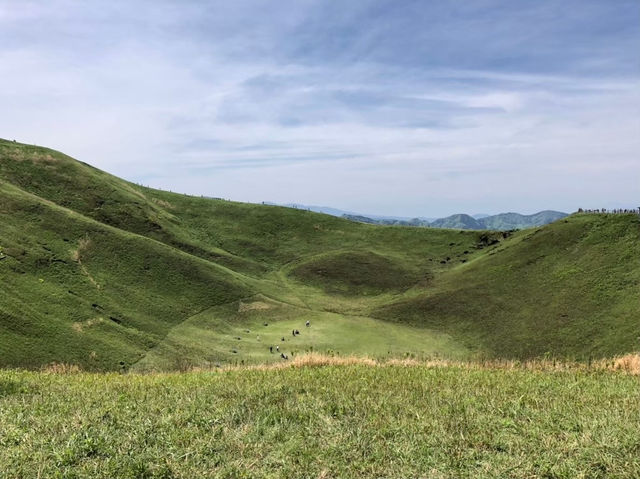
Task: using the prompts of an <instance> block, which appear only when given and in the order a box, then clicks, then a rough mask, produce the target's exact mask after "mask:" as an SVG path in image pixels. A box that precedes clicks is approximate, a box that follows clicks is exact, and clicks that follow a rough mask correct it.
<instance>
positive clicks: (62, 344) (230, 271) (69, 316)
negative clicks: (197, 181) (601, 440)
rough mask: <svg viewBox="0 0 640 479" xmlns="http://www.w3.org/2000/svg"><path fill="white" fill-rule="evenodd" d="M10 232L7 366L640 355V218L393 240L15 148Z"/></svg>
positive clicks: (4, 295) (6, 214)
mask: <svg viewBox="0 0 640 479" xmlns="http://www.w3.org/2000/svg"><path fill="white" fill-rule="evenodd" d="M0 222H1V223H0V224H1V225H2V227H1V228H0V248H1V250H0V280H1V282H2V285H3V288H2V289H1V290H0V332H1V334H0V366H24V367H39V366H41V365H43V364H48V363H50V362H53V361H58V362H69V363H73V364H79V365H81V366H82V367H83V368H87V369H95V370H104V369H107V370H108V369H120V368H121V367H123V366H124V367H125V368H129V367H133V368H134V369H135V368H137V369H154V368H160V369H172V368H176V367H177V368H181V367H184V366H185V365H187V366H189V365H190V366H207V365H212V364H215V363H218V362H230V361H232V362H243V361H244V362H262V361H275V360H278V356H277V355H271V354H270V353H269V351H268V347H269V346H270V345H273V346H275V344H271V343H273V341H274V339H277V338H278V337H281V336H280V335H281V334H282V335H283V336H287V334H288V333H289V334H290V330H291V329H296V328H297V329H300V330H301V333H302V334H301V335H300V336H298V337H296V338H295V340H294V338H293V337H292V338H291V339H292V340H291V341H285V343H286V344H285V345H283V346H285V348H286V349H285V350H286V352H287V353H299V352H303V351H308V350H311V349H313V350H315V351H317V350H320V351H324V352H326V351H333V352H336V353H357V354H367V353H368V354H371V355H375V356H390V355H391V356H394V355H395V356H406V355H407V354H414V355H417V356H428V355H436V354H437V355H439V356H447V355H449V356H451V357H463V356H465V355H466V356H473V355H492V356H493V355H497V356H501V355H504V356H509V357H530V356H536V355H541V354H544V353H546V352H551V353H553V354H556V355H562V356H573V357H589V356H610V355H612V354H618V353H626V352H629V351H633V350H637V349H639V347H638V344H637V339H636V338H637V337H638V336H639V335H640V332H639V331H638V325H640V313H639V312H638V311H639V308H638V307H637V304H638V301H639V288H638V275H639V274H640V273H639V272H640V265H639V264H638V258H639V257H640V255H639V254H638V251H639V244H640V241H639V240H638V218H637V217H635V216H632V215H629V216H600V215H582V216H580V215H578V216H572V217H570V218H568V219H567V220H566V221H560V222H556V223H554V224H552V225H549V226H545V227H542V228H540V229H539V230H536V231H524V232H519V233H516V234H515V235H512V236H511V235H510V234H509V233H492V232H487V231H458V230H453V229H422V228H402V227H383V226H377V225H367V224H361V223H354V222H351V221H347V220H345V219H341V218H336V217H332V216H328V215H322V214H316V213H312V212H309V211H303V210H296V209H291V208H283V207H276V206H267V205H251V204H243V203H235V202H229V201H223V200H214V199H207V198H199V197H193V196H187V195H181V194H176V193H170V192H164V191H159V190H153V189H149V188H143V187H140V186H138V185H135V184H132V183H129V182H127V181H124V180H122V179H119V178H116V177H114V176H112V175H109V174H107V173H105V172H102V171H99V170H97V169H95V168H92V167H90V166H88V165H86V164H84V163H81V162H78V161H76V160H73V159H72V158H69V157H67V156H65V155H63V154H61V153H58V152H55V151H52V150H49V149H46V148H39V147H33V146H29V145H22V144H18V143H14V142H8V141H2V140H0ZM260 302H262V303H264V304H267V305H269V308H256V309H248V310H247V309H243V308H245V306H246V305H247V304H254V303H260ZM274 305H276V306H274ZM634 305H635V306H634ZM263 319H265V320H266V321H268V322H269V324H270V326H269V327H270V328H271V329H269V330H268V331H269V332H268V333H256V334H255V335H254V333H253V330H254V329H255V328H256V325H259V324H261V323H262V320H263ZM306 320H311V321H312V322H313V323H314V325H317V328H315V329H314V330H313V333H311V332H310V331H307V330H306V329H305V328H304V326H303V325H304V322H305V321H306ZM246 330H250V331H252V333H251V334H246V336H245V335H244V334H245V333H243V331H246ZM260 335H262V336H263V337H260V338H258V337H257V336H260ZM235 337H241V339H240V340H238V339H233V338H235ZM287 339H289V338H287ZM234 341H236V343H234Z"/></svg>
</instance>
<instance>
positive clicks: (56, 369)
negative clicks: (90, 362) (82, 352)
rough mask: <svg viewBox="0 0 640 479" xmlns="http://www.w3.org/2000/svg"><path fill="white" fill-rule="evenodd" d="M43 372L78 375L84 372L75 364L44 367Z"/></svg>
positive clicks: (55, 364)
mask: <svg viewBox="0 0 640 479" xmlns="http://www.w3.org/2000/svg"><path fill="white" fill-rule="evenodd" d="M41 371H42V372H43V373H50V374H76V373H80V372H82V369H80V367H79V366H76V365H75V364H65V363H51V364H48V365H47V366H44V367H42V369H41Z"/></svg>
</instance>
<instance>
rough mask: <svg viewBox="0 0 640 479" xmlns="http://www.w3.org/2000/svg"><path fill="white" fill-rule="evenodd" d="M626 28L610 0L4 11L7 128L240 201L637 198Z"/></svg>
mask: <svg viewBox="0 0 640 479" xmlns="http://www.w3.org/2000/svg"><path fill="white" fill-rule="evenodd" d="M566 12H570V13H571V15H567V14H566ZM639 16H640V4H638V2H636V1H623V0H621V1H618V2H600V1H595V0H594V1H588V0H580V1H578V0H571V1H567V2H555V1H541V2H507V1H485V0H482V1H477V2H475V1H474V2H456V1H435V2H420V1H416V2H394V1H383V2H380V1H376V2H373V1H356V2H337V1H335V2H334V1H329V2H327V1H295V2H293V1H291V2H267V1H236V2H215V3H212V2H204V1H202V2H199V1H190V2H158V1H138V2H131V1H127V2H125V1H111V2H91V3H90V4H89V3H80V2H75V1H71V0H55V1H52V2H47V3H46V4H43V3H42V2H28V1H20V2H17V1H15V2H13V1H2V0H0V104H1V105H2V106H3V113H4V114H3V115H1V116H0V136H3V137H8V138H16V139H18V140H21V141H26V142H32V143H38V144H44V145H47V146H52V147H55V148H58V149H61V150H63V151H65V152H67V153H69V154H71V155H73V156H75V157H77V158H79V159H82V160H84V161H87V162H90V163H93V164H95V165H96V166H99V167H101V168H103V169H106V170H108V171H110V172H113V173H115V174H119V175H121V176H124V177H126V178H129V179H132V180H135V181H140V182H143V183H150V184H152V185H153V186H158V187H163V188H167V189H172V190H174V191H176V190H179V191H185V192H191V193H196V194H206V195H211V196H222V197H229V198H233V199H238V200H248V201H261V200H272V201H279V202H292V201H295V202H306V203H313V204H328V205H334V206H339V207H342V208H345V209H351V210H362V211H369V212H378V213H380V214H385V213H387V214H402V215H406V216H410V215H421V216H437V215H442V214H447V213H452V212H456V211H487V212H498V211H501V210H505V209H509V210H514V209H520V210H522V211H525V212H527V211H533V210H536V209H541V208H547V207H552V208H557V209H565V210H571V209H574V208H577V207H578V206H585V207H589V206H592V207H601V206H607V205H612V206H613V205H617V204H620V203H631V202H634V201H636V198H637V196H638V193H639V192H640V189H639V186H638V185H640V160H639V153H640V60H639V59H638V56H637V51H640V27H639V26H638V24H637V21H636V19H637V18H638V17H639Z"/></svg>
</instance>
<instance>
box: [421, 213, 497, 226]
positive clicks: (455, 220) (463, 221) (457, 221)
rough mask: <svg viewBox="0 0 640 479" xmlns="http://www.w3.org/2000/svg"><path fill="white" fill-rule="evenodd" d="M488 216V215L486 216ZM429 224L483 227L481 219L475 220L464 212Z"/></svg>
mask: <svg viewBox="0 0 640 479" xmlns="http://www.w3.org/2000/svg"><path fill="white" fill-rule="evenodd" d="M488 218H490V217H488ZM429 226H431V227H432V228H455V229H459V230H481V229H484V227H483V225H482V220H477V219H475V218H473V217H472V216H469V215H465V214H458V215H451V216H447V217H446V218H440V219H438V220H435V221H433V222H432V223H431V224H430V225H429Z"/></svg>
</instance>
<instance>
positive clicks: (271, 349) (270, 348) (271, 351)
mask: <svg viewBox="0 0 640 479" xmlns="http://www.w3.org/2000/svg"><path fill="white" fill-rule="evenodd" d="M269 352H270V353H271V354H273V346H269Z"/></svg>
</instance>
